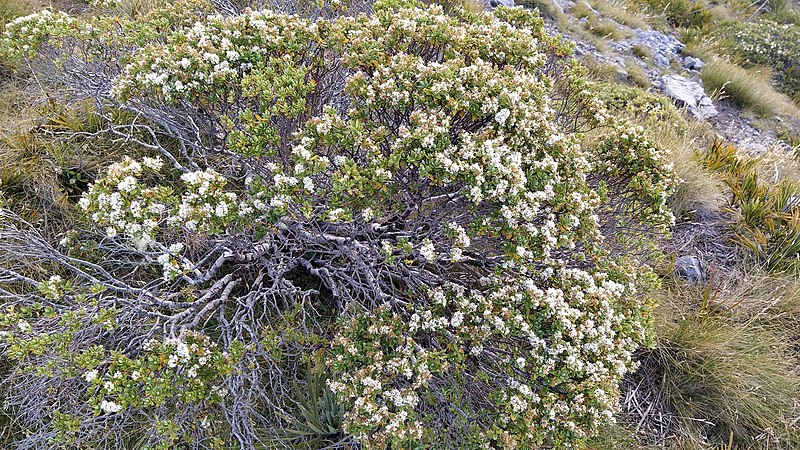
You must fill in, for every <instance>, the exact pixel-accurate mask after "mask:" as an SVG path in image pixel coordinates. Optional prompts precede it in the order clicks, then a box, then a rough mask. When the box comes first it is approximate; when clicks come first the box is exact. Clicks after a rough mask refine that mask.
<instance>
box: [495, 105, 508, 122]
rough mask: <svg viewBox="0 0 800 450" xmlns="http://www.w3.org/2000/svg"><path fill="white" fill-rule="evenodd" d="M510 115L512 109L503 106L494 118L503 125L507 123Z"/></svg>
mask: <svg viewBox="0 0 800 450" xmlns="http://www.w3.org/2000/svg"><path fill="white" fill-rule="evenodd" d="M510 115H511V111H509V110H508V109H507V108H503V109H501V110H500V111H497V114H495V115H494V120H496V121H497V123H499V124H500V125H503V124H504V123H506V120H508V116H510Z"/></svg>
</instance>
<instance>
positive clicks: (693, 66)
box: [682, 56, 706, 70]
mask: <svg viewBox="0 0 800 450" xmlns="http://www.w3.org/2000/svg"><path fill="white" fill-rule="evenodd" d="M682 65H683V67H684V68H685V69H688V70H700V69H702V68H703V66H705V65H706V63H704V62H703V61H701V60H700V58H693V57H691V56H687V57H685V58H683V62H682Z"/></svg>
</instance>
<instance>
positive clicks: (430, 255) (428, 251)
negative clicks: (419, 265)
mask: <svg viewBox="0 0 800 450" xmlns="http://www.w3.org/2000/svg"><path fill="white" fill-rule="evenodd" d="M419 254H420V255H421V256H422V257H423V258H425V260H427V261H433V260H434V259H436V248H435V247H434V246H433V242H431V240H430V239H428V238H425V239H423V241H422V246H421V247H420V248H419Z"/></svg>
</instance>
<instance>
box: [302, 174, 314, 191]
mask: <svg viewBox="0 0 800 450" xmlns="http://www.w3.org/2000/svg"><path fill="white" fill-rule="evenodd" d="M303 187H304V188H305V190H307V191H308V192H314V180H312V179H311V178H309V177H304V178H303Z"/></svg>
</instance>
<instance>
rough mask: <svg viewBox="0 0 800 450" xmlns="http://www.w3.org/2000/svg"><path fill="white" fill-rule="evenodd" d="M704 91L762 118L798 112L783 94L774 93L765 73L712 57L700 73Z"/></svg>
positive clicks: (796, 113)
mask: <svg viewBox="0 0 800 450" xmlns="http://www.w3.org/2000/svg"><path fill="white" fill-rule="evenodd" d="M701 76H702V79H703V83H704V84H705V88H706V92H713V93H716V94H717V95H718V96H719V97H720V98H726V99H728V100H730V101H731V102H733V103H735V104H737V105H739V106H741V107H742V108H746V109H748V110H750V111H752V112H753V113H755V114H757V115H759V116H762V117H766V116H778V115H798V108H797V105H795V104H794V103H793V102H792V101H791V100H790V99H789V98H788V97H787V96H785V95H783V94H781V93H779V92H777V91H776V90H775V88H774V87H773V85H772V82H771V79H770V77H769V74H766V73H758V72H756V71H748V70H745V69H743V68H741V67H739V66H737V65H735V64H731V63H729V62H727V61H724V60H722V59H719V58H716V59H713V60H710V61H708V63H707V64H706V66H705V67H704V68H703V72H702V75H701Z"/></svg>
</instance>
